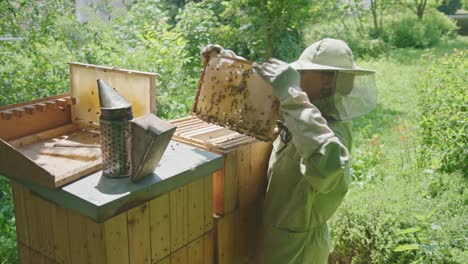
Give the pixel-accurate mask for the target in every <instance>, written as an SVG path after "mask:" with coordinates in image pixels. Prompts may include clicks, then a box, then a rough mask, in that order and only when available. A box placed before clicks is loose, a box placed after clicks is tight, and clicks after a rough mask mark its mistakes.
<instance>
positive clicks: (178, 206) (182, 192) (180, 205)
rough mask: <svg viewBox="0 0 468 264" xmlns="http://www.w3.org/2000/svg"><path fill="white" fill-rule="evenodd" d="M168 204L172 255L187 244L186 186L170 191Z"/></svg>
mask: <svg viewBox="0 0 468 264" xmlns="http://www.w3.org/2000/svg"><path fill="white" fill-rule="evenodd" d="M169 202H170V220H171V223H170V226H171V253H172V252H175V251H176V250H178V249H179V248H181V247H183V246H184V245H186V244H187V242H188V236H187V235H188V234H187V233H188V231H187V227H188V224H187V223H188V212H187V211H188V210H187V209H188V208H187V186H183V187H181V188H178V189H176V190H174V191H171V192H170V193H169Z"/></svg>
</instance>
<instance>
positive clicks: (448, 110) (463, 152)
mask: <svg viewBox="0 0 468 264" xmlns="http://www.w3.org/2000/svg"><path fill="white" fill-rule="evenodd" d="M467 68H468V51H467V50H461V51H456V52H454V53H453V54H450V55H446V56H444V57H443V58H440V59H438V60H436V61H435V62H434V63H432V65H431V66H430V67H429V68H428V70H427V73H426V75H425V77H424V81H423V82H422V83H421V85H419V86H418V92H419V93H420V94H421V97H420V99H419V102H418V106H419V109H420V112H421V122H420V126H421V141H422V144H423V146H424V149H423V152H422V155H423V156H422V161H424V163H425V164H427V163H430V162H431V161H432V162H435V164H436V166H438V167H440V169H441V170H442V171H446V172H453V171H456V170H460V171H462V172H464V173H465V176H467V175H468V147H467V146H468V109H467V103H468V101H467V94H466V80H467V79H468V74H467V71H466V69H467ZM434 160H435V161H434ZM438 161H440V166H439V163H438Z"/></svg>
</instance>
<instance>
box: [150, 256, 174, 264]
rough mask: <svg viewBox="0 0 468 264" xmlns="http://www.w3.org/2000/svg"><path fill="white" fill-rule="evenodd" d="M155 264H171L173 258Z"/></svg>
mask: <svg viewBox="0 0 468 264" xmlns="http://www.w3.org/2000/svg"><path fill="white" fill-rule="evenodd" d="M153 263H155V262H153ZM155 264H171V257H170V256H169V257H167V258H164V259H162V260H160V261H158V262H156V263H155Z"/></svg>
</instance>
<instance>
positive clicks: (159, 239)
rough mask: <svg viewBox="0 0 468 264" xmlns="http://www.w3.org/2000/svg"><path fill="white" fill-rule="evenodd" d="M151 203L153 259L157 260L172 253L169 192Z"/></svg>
mask: <svg viewBox="0 0 468 264" xmlns="http://www.w3.org/2000/svg"><path fill="white" fill-rule="evenodd" d="M149 205H150V220H151V223H150V235H151V241H152V243H151V259H152V261H153V262H157V261H159V260H162V259H163V258H165V257H167V256H169V254H170V253H171V250H170V249H171V233H170V219H169V214H170V211H169V194H167V193H166V194H164V195H161V196H159V197H157V198H155V199H153V200H151V201H150V202H149Z"/></svg>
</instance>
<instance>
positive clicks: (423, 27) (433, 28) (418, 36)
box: [388, 11, 457, 48]
mask: <svg viewBox="0 0 468 264" xmlns="http://www.w3.org/2000/svg"><path fill="white" fill-rule="evenodd" d="M456 29H457V27H456V25H455V23H454V21H452V20H451V19H450V18H448V17H447V16H445V15H443V14H442V13H440V12H437V11H433V12H428V13H427V14H426V15H425V16H424V19H423V20H422V21H419V20H418V19H417V17H415V16H414V15H403V16H402V17H401V18H400V19H397V20H396V21H395V22H393V24H392V27H391V28H390V30H389V32H388V34H389V41H390V43H391V44H392V45H393V46H395V47H399V48H403V47H415V48H426V47H431V46H433V45H435V44H437V43H439V41H440V40H441V39H442V38H443V37H454V36H456V33H455V32H456Z"/></svg>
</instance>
